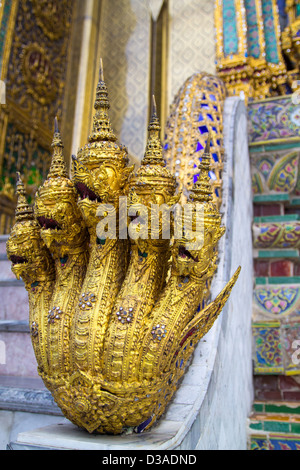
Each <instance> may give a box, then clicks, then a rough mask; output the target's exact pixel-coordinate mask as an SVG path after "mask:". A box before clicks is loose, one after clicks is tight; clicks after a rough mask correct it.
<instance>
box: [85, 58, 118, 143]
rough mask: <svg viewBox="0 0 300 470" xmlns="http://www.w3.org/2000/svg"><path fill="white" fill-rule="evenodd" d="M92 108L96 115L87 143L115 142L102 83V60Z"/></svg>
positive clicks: (106, 93)
mask: <svg viewBox="0 0 300 470" xmlns="http://www.w3.org/2000/svg"><path fill="white" fill-rule="evenodd" d="M94 108H95V110H96V114H95V115H94V118H93V130H92V133H91V135H90V136H89V138H88V141H89V142H97V141H101V140H108V141H111V142H115V141H116V140H117V138H116V136H115V134H114V132H113V130H112V127H111V124H110V120H109V116H108V110H109V108H110V104H109V100H108V91H107V86H106V83H105V81H104V73H103V62H102V59H100V67H99V81H98V85H97V89H96V100H95V104H94Z"/></svg>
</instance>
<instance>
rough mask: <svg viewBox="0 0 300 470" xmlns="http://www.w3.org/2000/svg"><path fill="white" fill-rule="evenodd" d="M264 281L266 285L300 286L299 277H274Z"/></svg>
mask: <svg viewBox="0 0 300 470" xmlns="http://www.w3.org/2000/svg"><path fill="white" fill-rule="evenodd" d="M266 279H267V284H300V276H286V277H285V276H274V277H268V278H266Z"/></svg>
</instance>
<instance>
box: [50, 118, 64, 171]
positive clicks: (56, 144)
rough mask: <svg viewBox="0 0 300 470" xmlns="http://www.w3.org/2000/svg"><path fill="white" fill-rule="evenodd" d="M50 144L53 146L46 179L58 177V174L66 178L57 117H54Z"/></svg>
mask: <svg viewBox="0 0 300 470" xmlns="http://www.w3.org/2000/svg"><path fill="white" fill-rule="evenodd" d="M51 146H52V148H53V155H52V160H51V166H50V170H49V174H48V179H49V178H55V177H59V176H60V177H64V178H67V176H68V175H67V169H66V164H65V160H64V157H63V154H62V149H63V147H64V146H63V143H62V139H61V135H60V132H59V128H58V120H57V117H55V119H54V135H53V140H52V144H51Z"/></svg>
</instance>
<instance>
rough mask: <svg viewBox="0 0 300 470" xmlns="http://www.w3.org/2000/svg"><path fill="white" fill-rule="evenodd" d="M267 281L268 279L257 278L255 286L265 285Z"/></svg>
mask: <svg viewBox="0 0 300 470" xmlns="http://www.w3.org/2000/svg"><path fill="white" fill-rule="evenodd" d="M267 281H268V278H267V277H256V278H255V284H256V285H265V284H267V283H268V282H267Z"/></svg>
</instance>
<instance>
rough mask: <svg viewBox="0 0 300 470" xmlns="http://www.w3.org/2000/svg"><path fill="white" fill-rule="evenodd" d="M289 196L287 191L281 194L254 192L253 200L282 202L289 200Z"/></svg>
mask: <svg viewBox="0 0 300 470" xmlns="http://www.w3.org/2000/svg"><path fill="white" fill-rule="evenodd" d="M289 200H290V196H289V194H287V193H282V194H280V193H279V194H255V195H254V196H253V202H277V201H279V202H282V201H289Z"/></svg>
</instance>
